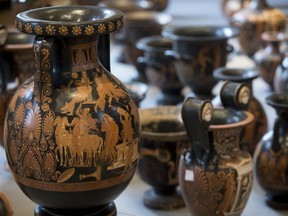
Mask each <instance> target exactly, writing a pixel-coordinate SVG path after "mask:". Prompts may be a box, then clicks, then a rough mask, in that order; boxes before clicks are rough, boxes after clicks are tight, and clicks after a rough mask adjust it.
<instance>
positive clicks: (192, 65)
mask: <svg viewBox="0 0 288 216" xmlns="http://www.w3.org/2000/svg"><path fill="white" fill-rule="evenodd" d="M162 34H163V36H164V37H167V38H170V39H171V40H172V41H173V45H172V51H173V52H174V57H175V58H176V59H177V61H176V66H175V67H176V73H177V76H178V78H179V80H180V82H181V83H183V84H184V85H186V86H189V87H190V88H191V89H192V91H193V93H194V94H195V96H196V97H199V98H211V97H212V93H211V90H212V89H213V87H214V86H215V85H216V84H217V81H216V80H215V79H214V78H213V75H212V73H213V70H214V69H215V68H218V67H221V66H225V65H226V62H227V55H228V54H229V53H230V51H231V46H230V45H228V43H227V42H228V39H229V38H231V37H235V36H236V35H237V34H238V30H237V29H236V28H234V27H229V26H210V27H209V26H197V27H195V26H180V27H179V26H178V27H176V26H174V27H172V26H168V27H167V28H165V29H164V30H163V31H162ZM172 55H173V54H172Z"/></svg>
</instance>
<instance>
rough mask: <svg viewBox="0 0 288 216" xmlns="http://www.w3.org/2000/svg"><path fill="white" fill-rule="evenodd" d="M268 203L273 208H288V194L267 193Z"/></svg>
mask: <svg viewBox="0 0 288 216" xmlns="http://www.w3.org/2000/svg"><path fill="white" fill-rule="evenodd" d="M266 204H267V205H268V206H269V207H271V208H273V209H277V210H280V209H283V210H284V209H286V210H287V209H288V196H285V195H278V196H277V195H270V194H268V195H267V199H266Z"/></svg>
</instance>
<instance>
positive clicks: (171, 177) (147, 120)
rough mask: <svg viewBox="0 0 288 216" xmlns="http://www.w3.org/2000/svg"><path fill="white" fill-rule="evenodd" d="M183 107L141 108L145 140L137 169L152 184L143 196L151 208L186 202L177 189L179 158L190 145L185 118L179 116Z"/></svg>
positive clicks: (177, 205)
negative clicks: (180, 118)
mask: <svg viewBox="0 0 288 216" xmlns="http://www.w3.org/2000/svg"><path fill="white" fill-rule="evenodd" d="M180 111H181V109H180V107H176V106H163V105H162V106H158V107H155V108H142V109H140V111H139V112H140V118H141V125H142V136H141V140H142V141H141V158H140V159H139V163H138V167H137V171H138V173H139V175H140V177H141V179H142V180H143V181H145V182H146V183H147V184H149V185H150V186H151V189H149V190H146V191H145V193H144V197H143V202H144V204H145V206H147V207H148V208H152V209H158V210H159V209H161V210H172V209H178V208H181V207H184V206H185V204H184V201H183V198H182V195H181V193H180V192H179V191H178V190H177V187H178V185H179V181H178V165H179V159H180V156H181V153H182V152H183V150H184V149H185V148H187V147H188V138H187V134H186V131H185V128H184V126H183V122H181V121H179V119H178V117H179V115H180Z"/></svg>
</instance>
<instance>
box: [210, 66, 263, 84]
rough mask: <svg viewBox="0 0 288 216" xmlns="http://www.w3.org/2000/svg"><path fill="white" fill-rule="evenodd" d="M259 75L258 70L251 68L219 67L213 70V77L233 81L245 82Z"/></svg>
mask: <svg viewBox="0 0 288 216" xmlns="http://www.w3.org/2000/svg"><path fill="white" fill-rule="evenodd" d="M258 76H259V72H258V71H257V70H255V69H253V68H250V69H245V68H236V67H231V68H229V67H225V66H224V67H219V68H216V69H215V70H214V71H213V77H214V78H216V79H217V80H230V81H234V82H246V81H250V80H253V79H255V78H257V77H258Z"/></svg>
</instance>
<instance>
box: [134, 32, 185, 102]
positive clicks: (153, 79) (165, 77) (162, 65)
mask: <svg viewBox="0 0 288 216" xmlns="http://www.w3.org/2000/svg"><path fill="white" fill-rule="evenodd" d="M136 46H137V48H138V49H140V50H143V51H144V56H141V57H139V58H138V62H139V64H144V66H143V67H144V68H145V73H146V77H147V79H148V82H149V83H150V84H151V85H153V86H155V87H156V88H159V89H160V90H161V93H162V94H160V95H158V96H157V99H156V100H157V103H158V104H161V105H175V104H178V103H180V102H182V101H183V100H184V96H183V95H182V92H181V91H182V89H183V87H184V85H183V84H182V83H181V82H180V81H179V79H178V76H177V74H176V70H175V58H174V57H172V56H170V55H167V54H166V52H167V51H169V50H171V49H172V41H171V40H170V39H168V38H165V37H163V36H160V35H159V36H150V37H145V38H142V39H140V40H138V41H137V43H136Z"/></svg>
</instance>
